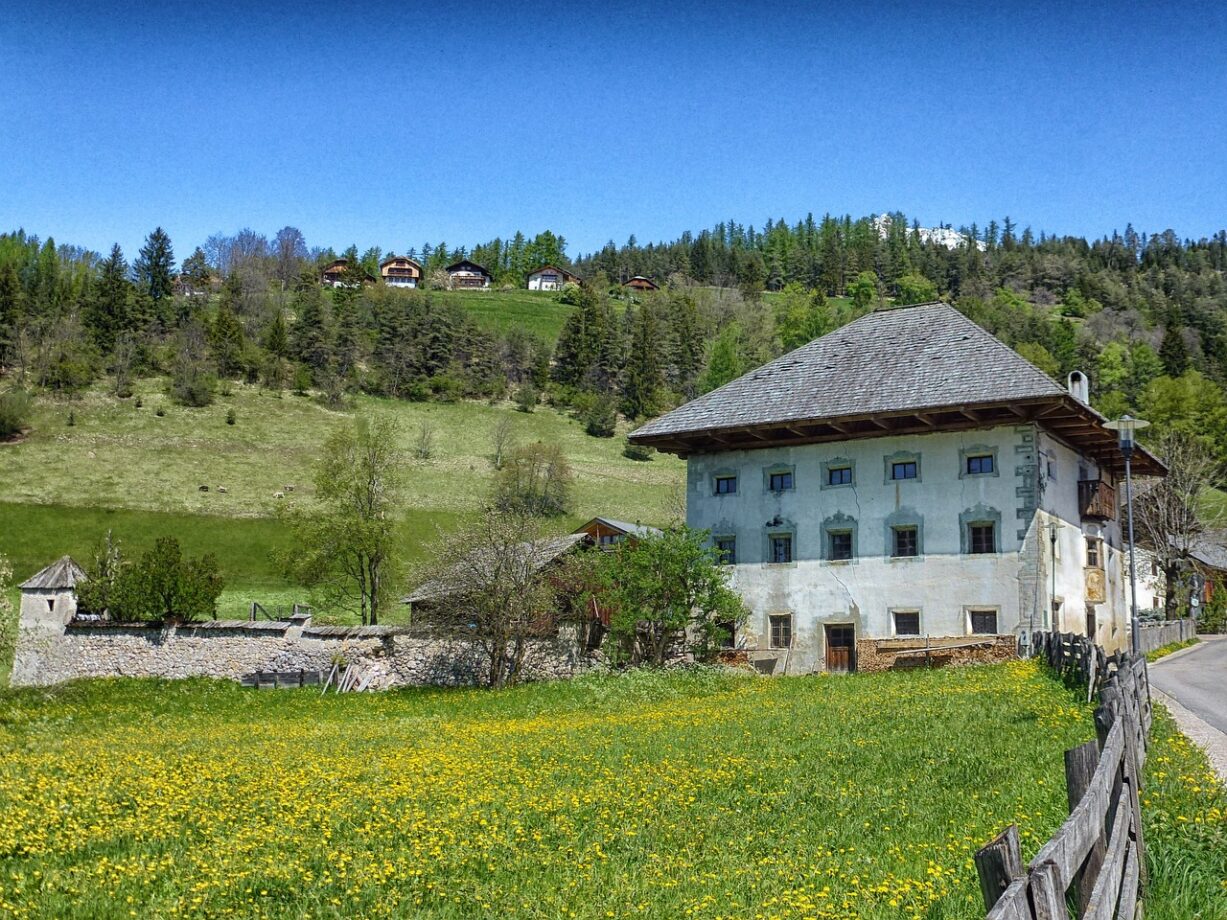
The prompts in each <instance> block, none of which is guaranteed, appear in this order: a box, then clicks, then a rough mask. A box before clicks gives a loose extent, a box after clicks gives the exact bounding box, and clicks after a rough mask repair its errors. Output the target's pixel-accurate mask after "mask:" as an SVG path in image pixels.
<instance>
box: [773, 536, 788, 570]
mask: <svg viewBox="0 0 1227 920" xmlns="http://www.w3.org/2000/svg"><path fill="white" fill-rule="evenodd" d="M771 561H772V562H774V563H777V564H778V563H783V562H792V535H791V534H775V535H774V536H772V538H771Z"/></svg>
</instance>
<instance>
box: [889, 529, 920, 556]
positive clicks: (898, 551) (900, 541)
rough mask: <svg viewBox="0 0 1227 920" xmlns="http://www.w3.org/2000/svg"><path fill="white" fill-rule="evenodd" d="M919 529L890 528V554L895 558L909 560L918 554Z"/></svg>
mask: <svg viewBox="0 0 1227 920" xmlns="http://www.w3.org/2000/svg"><path fill="white" fill-rule="evenodd" d="M918 536H919V529H918V528H916V527H892V528H891V543H892V545H891V548H890V554H891V555H892V556H894V557H896V558H909V557H911V556H916V555H918V554H919V552H920V545H919V544H920V541H919V540H918V539H917V537H918Z"/></svg>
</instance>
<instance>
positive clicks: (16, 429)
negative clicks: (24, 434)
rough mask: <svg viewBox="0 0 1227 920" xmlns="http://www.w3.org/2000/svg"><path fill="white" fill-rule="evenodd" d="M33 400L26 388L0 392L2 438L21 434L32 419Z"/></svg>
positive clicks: (0, 429)
mask: <svg viewBox="0 0 1227 920" xmlns="http://www.w3.org/2000/svg"><path fill="white" fill-rule="evenodd" d="M31 403H32V400H31V399H30V394H29V393H27V392H26V391H25V390H9V391H8V392H6V393H0V438H11V437H12V436H13V435H15V434H21V431H22V429H23V428H25V427H26V425H27V423H28V422H29V420H30V408H31Z"/></svg>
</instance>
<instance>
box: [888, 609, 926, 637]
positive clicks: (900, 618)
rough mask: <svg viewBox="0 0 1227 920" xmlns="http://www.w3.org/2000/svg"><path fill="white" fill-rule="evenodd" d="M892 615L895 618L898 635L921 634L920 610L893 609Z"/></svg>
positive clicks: (896, 633)
mask: <svg viewBox="0 0 1227 920" xmlns="http://www.w3.org/2000/svg"><path fill="white" fill-rule="evenodd" d="M891 616H892V618H893V619H894V627H895V635H896V636H919V635H920V611H919V610H893V611H891Z"/></svg>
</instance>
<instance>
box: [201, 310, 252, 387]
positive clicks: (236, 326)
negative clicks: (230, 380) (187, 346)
mask: <svg viewBox="0 0 1227 920" xmlns="http://www.w3.org/2000/svg"><path fill="white" fill-rule="evenodd" d="M244 341H245V339H244V335H243V324H242V323H240V322H239V318H238V316H237V315H236V314H235V312H234V308H233V307H231V306H230V301H229V300H228V299H227V298H223V299H222V302H221V303H220V304H219V305H218V308H217V315H216V316H215V317H214V318H213V324H212V325H211V326H210V327H209V351H210V353H211V354H212V355H213V362H214V363H215V364H216V365H217V373H218V376H220V377H237V376H239V374H240V373H241V372H242V369H243V345H244Z"/></svg>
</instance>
